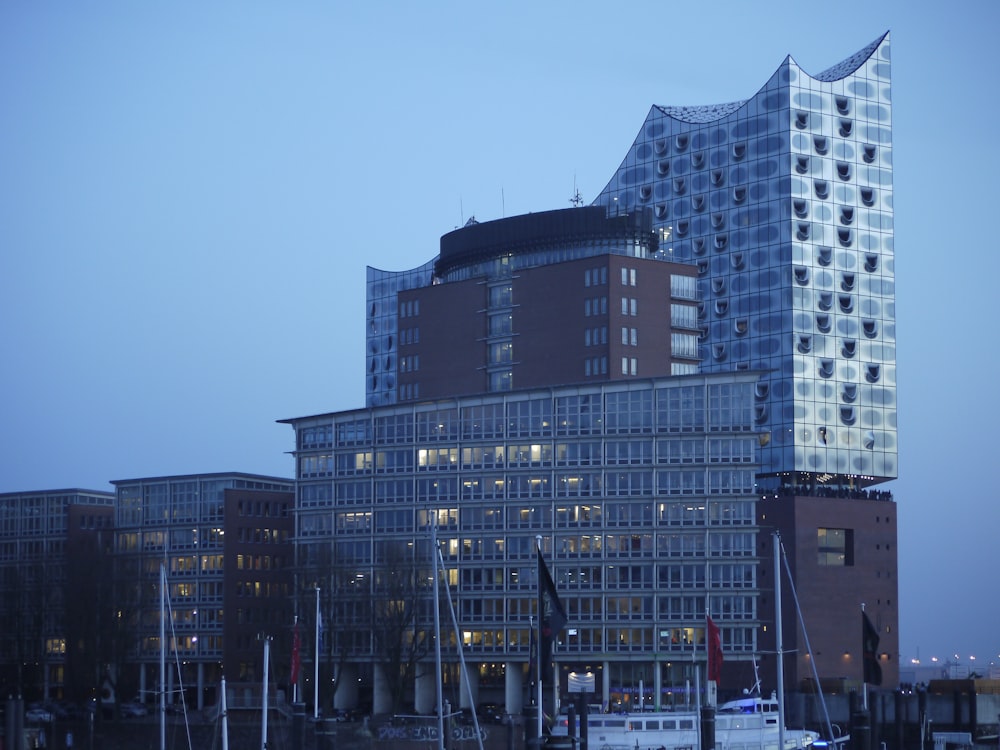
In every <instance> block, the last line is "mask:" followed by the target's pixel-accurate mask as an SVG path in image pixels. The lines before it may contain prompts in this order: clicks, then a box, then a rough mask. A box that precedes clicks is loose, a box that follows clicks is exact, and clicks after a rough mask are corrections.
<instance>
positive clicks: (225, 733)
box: [219, 676, 229, 750]
mask: <svg viewBox="0 0 1000 750" xmlns="http://www.w3.org/2000/svg"><path fill="white" fill-rule="evenodd" d="M221 689H222V695H221V696H220V697H219V710H220V711H221V713H222V750H229V717H228V716H226V678H225V676H223V678H222V688H221Z"/></svg>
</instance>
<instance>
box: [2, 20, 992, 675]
mask: <svg viewBox="0 0 1000 750" xmlns="http://www.w3.org/2000/svg"><path fill="white" fill-rule="evenodd" d="M998 29H1000V3H996V2H994V1H992V0H979V1H967V0H956V1H955V2H949V3H932V2H929V1H924V2H922V1H919V0H918V1H917V2H914V0H898V1H893V2H872V1H871V0H866V1H865V2H856V1H854V0H838V2H802V0H795V1H794V2H737V1H736V0H730V1H726V0H716V1H715V2H712V3H704V2H679V1H678V0H660V1H659V2H624V3H607V2H604V3H596V2H589V1H587V0H583V1H577V2H572V3H568V2H538V1H537V0H536V2H521V1H519V0H517V1H509V2H504V3H475V2H433V1H432V0H427V1H426V2H395V3H391V2H350V3H349V2H343V1H340V2H338V1H336V0H334V1H333V2H325V3H319V2H316V3H314V2H295V3H278V2H273V3H262V2H211V3H196V2H183V1H182V2H172V3H155V2H121V3H115V2H100V1H97V2H89V3H75V2H27V1H22V0H7V1H6V2H4V3H2V4H0V389H2V394H3V396H2V398H0V492H12V491H24V490H41V489H61V488H69V487H80V488H86V489H94V490H108V491H110V490H111V486H110V485H109V481H110V480H115V479H128V478H135V477H147V476H161V475H169V474H188V473H197V472H218V471H244V472H253V473H262V474H270V475H276V476H284V477H289V478H291V477H292V476H293V474H294V467H293V464H292V460H291V457H290V456H289V454H288V452H289V451H290V450H292V448H293V447H294V445H293V433H292V430H291V428H290V427H289V426H288V425H283V424H277V423H276V420H279V419H285V418H291V417H299V416H305V415H309V414H316V413H322V412H329V411H336V410H341V409H352V408H359V407H363V406H364V372H365V371H364V368H365V358H364V324H365V310H364V307H365V267H366V265H373V266H376V267H379V268H383V269H387V270H402V269H407V268H412V267H414V266H416V265H419V264H421V263H423V262H424V261H427V260H429V259H431V258H433V257H434V256H435V255H436V253H437V251H438V241H439V239H440V237H441V235H442V234H445V233H447V232H449V231H451V230H452V229H454V228H456V227H458V226H461V225H462V224H463V223H464V222H465V221H466V220H468V219H469V218H470V217H472V216H475V217H476V218H477V219H478V220H480V221H486V220H490V219H497V218H501V217H503V216H513V215H516V214H521V213H527V212H530V211H544V210H549V209H557V208H566V207H569V205H570V203H569V199H570V198H571V196H572V195H573V192H574V189H578V190H579V191H580V193H581V194H582V196H583V198H584V200H585V201H586V202H588V203H589V202H590V201H592V200H593V199H594V198H595V197H596V196H597V194H598V193H599V192H600V191H601V189H602V188H603V187H604V186H605V184H606V183H607V182H608V180H609V179H610V177H611V176H612V174H613V173H614V172H615V170H616V169H617V167H618V165H619V164H620V162H621V160H622V159H623V157H624V156H625V153H626V150H627V149H628V147H629V146H630V144H631V143H632V141H633V139H634V138H635V135H636V133H637V132H638V130H639V128H640V126H641V125H642V123H643V120H644V119H645V117H646V114H647V112H648V111H649V109H650V107H651V106H652V105H654V104H662V105H699V104H716V103H723V102H730V101H735V100H740V99H747V98H749V97H751V96H752V95H753V94H754V93H755V92H756V91H757V90H758V89H759V88H760V87H762V86H763V85H764V83H765V82H766V81H767V79H768V78H769V77H770V76H771V74H772V73H773V72H774V71H775V69H777V67H778V66H779V65H780V64H781V62H782V61H783V59H784V58H785V57H786V55H791V56H792V57H793V58H794V59H795V60H796V61H797V62H798V63H799V64H800V65H801V66H802V67H803V68H804V69H805V70H806V71H807V72H810V73H813V74H816V73H819V72H821V71H823V70H825V69H826V68H828V67H831V66H832V65H834V64H835V63H838V62H840V61H841V60H843V59H844V58H846V57H849V56H850V55H852V54H853V53H854V52H856V51H858V50H860V49H861V48H863V47H864V46H866V45H867V44H869V43H870V42H872V41H874V40H875V39H877V38H879V37H880V36H881V35H882V34H883V33H884V32H885V31H886V30H889V31H890V32H891V35H892V76H893V129H894V137H895V143H894V144H893V163H894V179H895V185H894V204H895V247H896V278H897V287H896V299H897V313H896V317H897V321H898V324H897V331H898V332H897V339H898V353H897V364H898V402H899V466H900V478H899V479H898V480H896V481H894V482H891V483H889V484H887V485H885V486H884V488H885V489H889V490H891V491H892V492H893V493H894V495H895V499H896V502H897V511H898V517H899V577H900V580H899V605H900V641H901V651H902V653H901V654H900V658H901V661H902V662H904V665H903V666H905V663H906V662H908V661H909V660H910V659H911V658H915V657H918V656H919V657H920V658H921V660H922V661H923V662H924V663H927V662H928V661H929V660H930V658H931V657H932V656H936V657H938V658H939V659H942V660H943V659H946V658H951V659H954V657H955V655H958V656H959V657H961V661H962V663H963V664H969V663H970V661H969V658H970V655H974V656H975V657H976V663H978V664H981V665H986V664H988V663H989V662H991V661H992V662H994V663H996V664H1000V560H998V557H1000V553H998V550H1000V490H998V489H997V485H994V484H993V481H992V480H991V479H990V476H992V475H990V474H988V473H984V471H985V469H987V468H989V467H991V466H994V467H995V466H997V465H998V464H1000V458H998V452H997V450H996V447H997V435H998V432H1000V349H998V347H1000V335H998V332H997V331H998V328H997V321H998V318H1000V313H998V300H1000V248H998V246H997V245H998V242H997V239H996V238H995V237H993V235H992V233H991V232H992V230H990V226H991V222H992V221H993V219H996V218H997V202H998V198H1000V189H998V185H1000V134H998V131H1000V97H998V85H1000V84H998V80H1000V55H998V42H997V31H998ZM831 606H836V602H831Z"/></svg>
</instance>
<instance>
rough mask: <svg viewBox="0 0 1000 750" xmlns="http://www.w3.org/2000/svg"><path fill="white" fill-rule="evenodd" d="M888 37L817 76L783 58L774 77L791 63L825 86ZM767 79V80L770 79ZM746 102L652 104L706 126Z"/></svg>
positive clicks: (858, 64)
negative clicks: (678, 104) (684, 104)
mask: <svg viewBox="0 0 1000 750" xmlns="http://www.w3.org/2000/svg"><path fill="white" fill-rule="evenodd" d="M888 36H889V31H888V30H887V31H886V32H885V33H884V34H882V35H881V36H880V37H878V39H876V40H875V41H873V42H872V43H871V44H868V45H866V46H864V47H862V48H861V49H860V50H858V51H857V52H855V53H854V54H853V55H850V56H849V57H846V58H844V59H843V60H841V61H840V62H839V63H837V64H836V65H833V66H831V67H829V68H827V69H826V70H823V71H822V72H820V73H817V74H816V75H812V74H811V73H809V72H808V71H806V70H805V69H804V68H803V67H802V66H801V65H799V64H798V63H797V62H796V61H795V58H793V57H792V56H791V55H787V56H786V57H785V59H784V61H783V62H782V63H781V65H779V66H778V68H777V69H776V70H775V73H774V74H776V73H777V72H778V71H779V70H781V68H782V67H783V66H785V65H788V64H791V65H794V66H795V67H796V68H797V69H798V70H799V71H801V72H802V74H803V75H805V76H808V77H809V78H812V79H813V80H814V81H822V82H824V83H829V82H831V81H839V80H841V79H843V78H846V77H847V76H849V75H851V74H853V73H854V72H856V71H857V70H858V68H860V67H861V66H862V65H864V64H865V62H866V61H867V60H868V59H869V58H870V57H871V56H872V55H873V54H875V51H876V50H877V49H878V48H879V47H880V46H881V44H882V43H883V42H884V41H885V40H886V39H887V38H888ZM774 74H772V75H771V78H773V77H774ZM768 80H770V78H769V79H768ZM765 86H766V83H765ZM763 88H764V86H762V87H761V88H760V89H758V90H757V92H756V93H760V91H761V90H762V89H763ZM755 95H756V94H755ZM751 98H753V97H751ZM749 101H750V99H741V100H739V101H735V102H726V103H723V104H703V105H694V106H676V105H663V104H654V105H653V108H654V109H657V110H659V111H660V112H662V113H663V114H664V115H666V116H667V117H669V118H671V119H673V120H677V121H679V122H686V123H690V124H701V125H703V124H705V123H709V122H716V121H717V120H721V119H723V118H724V117H728V116H729V115H731V114H733V112H736V111H738V110H740V109H741V108H742V107H743V106H745V105H746V103H747V102H749Z"/></svg>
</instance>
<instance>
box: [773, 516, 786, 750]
mask: <svg viewBox="0 0 1000 750" xmlns="http://www.w3.org/2000/svg"><path fill="white" fill-rule="evenodd" d="M773 537H774V641H775V644H776V647H775V651H776V652H777V656H778V747H780V748H784V747H785V650H784V649H785V645H784V643H783V642H782V632H781V626H782V622H781V535H780V534H779V533H778V532H777V531H775V532H774V534H773Z"/></svg>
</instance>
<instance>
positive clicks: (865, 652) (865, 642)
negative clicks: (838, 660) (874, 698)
mask: <svg viewBox="0 0 1000 750" xmlns="http://www.w3.org/2000/svg"><path fill="white" fill-rule="evenodd" d="M878 642H879V637H878V631H877V630H876V629H875V626H874V625H872V621H871V620H869V619H868V615H867V614H865V611H864V610H861V659H862V662H863V663H864V666H865V682H866V683H868V684H869V685H881V684H882V666H881V665H880V664H879V663H878Z"/></svg>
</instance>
